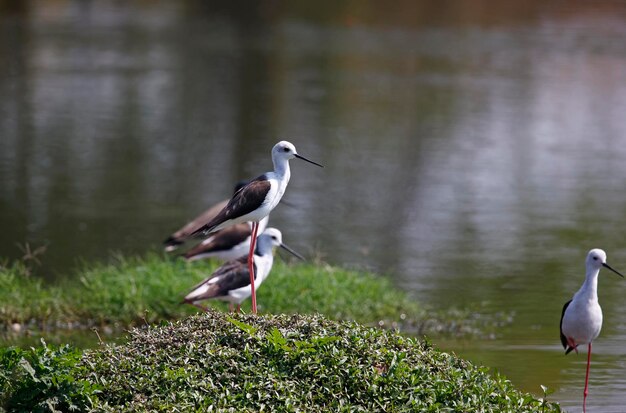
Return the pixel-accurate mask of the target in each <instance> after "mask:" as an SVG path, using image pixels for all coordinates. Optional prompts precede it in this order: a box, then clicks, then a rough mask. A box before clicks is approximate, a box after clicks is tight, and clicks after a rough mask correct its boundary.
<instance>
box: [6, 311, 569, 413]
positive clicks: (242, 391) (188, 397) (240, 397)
mask: <svg viewBox="0 0 626 413" xmlns="http://www.w3.org/2000/svg"><path fill="white" fill-rule="evenodd" d="M4 354H5V355H6V352H5V353H4ZM56 354H57V356H58V357H60V358H61V359H62V360H64V359H65V356H64V355H60V354H61V353H60V352H59V353H56ZM65 354H70V356H69V359H70V360H71V362H70V363H67V364H66V363H60V365H61V369H60V370H61V376H62V378H63V379H62V380H60V381H58V380H57V381H56V382H58V383H60V386H63V385H65V384H67V386H69V387H67V388H69V391H60V390H59V388H60V387H59V386H48V387H46V388H45V389H46V390H47V391H48V393H46V392H45V391H43V392H38V393H37V395H38V396H37V398H36V400H33V398H30V399H29V400H23V399H22V398H21V397H23V396H19V394H22V395H24V393H23V392H22V393H19V394H18V393H17V392H16V391H15V390H14V389H18V388H19V389H23V388H27V387H29V386H35V385H37V383H38V382H37V380H41V379H42V378H44V377H51V376H52V375H53V374H52V372H54V371H56V369H53V370H52V372H51V371H50V370H42V371H41V372H37V371H36V372H35V373H34V375H31V372H30V370H29V371H28V372H27V373H26V374H21V375H19V374H18V375H17V376H18V379H19V380H18V382H17V383H14V382H13V383H10V386H9V387H8V388H9V389H10V394H9V395H8V396H6V397H5V398H4V399H3V403H4V406H2V407H4V408H5V409H7V410H12V409H13V408H14V406H19V408H24V409H25V410H28V408H29V405H28V402H33V404H32V405H31V406H49V408H50V410H52V408H57V409H59V408H64V407H67V406H77V408H79V409H82V408H83V407H84V406H85V405H88V406H87V407H88V408H90V409H94V410H97V411H116V412H118V411H123V412H138V411H237V412H261V411H271V412H292V411H345V412H348V411H367V412H377V411H379V412H382V411H385V412H407V411H424V412H440V411H462V412H558V411H560V409H559V407H558V405H556V404H553V403H549V402H547V401H545V400H540V399H536V398H534V397H533V396H531V395H529V394H524V393H520V392H519V391H517V390H515V389H514V388H513V386H512V384H511V383H510V382H509V381H508V380H506V379H504V378H502V377H500V376H491V375H490V374H489V373H488V372H487V370H486V369H485V368H482V367H476V366H474V365H472V364H471V363H469V362H467V361H464V360H462V359H459V358H457V357H455V356H454V355H451V354H447V353H443V352H440V351H437V350H435V349H434V348H432V347H431V346H430V345H429V344H428V343H427V342H425V341H418V340H416V339H412V338H407V337H405V336H402V335H400V334H398V333H396V332H392V331H388V330H381V329H376V328H368V327H364V326H362V325H360V324H357V323H355V322H345V321H344V322H336V321H332V320H329V319H327V318H324V317H323V316H320V315H278V316H269V315H268V316H251V315H232V316H231V315H228V314H224V313H222V312H216V311H212V312H210V313H207V314H202V315H198V316H194V317H190V318H188V319H185V320H183V321H178V322H175V323H173V324H170V325H167V326H162V327H149V328H144V329H135V330H133V331H132V332H131V334H130V338H129V341H128V342H127V343H126V344H122V345H105V346H102V347H101V348H98V349H94V350H86V351H85V353H84V354H83V356H82V359H81V360H80V361H79V362H78V363H75V362H74V360H75V358H74V357H73V356H72V355H71V352H70V353H65ZM59 355H60V356H59ZM40 356H41V355H40ZM10 358H11V359H12V360H14V361H13V364H12V365H13V366H15V365H19V363H20V362H17V363H16V362H15V359H16V356H15V355H14V354H13V355H11V356H10ZM48 364H51V363H48ZM57 365H58V364H57ZM67 365H70V368H69V371H68V370H64V369H65V367H64V366H67ZM13 370H15V369H13ZM12 377H13V376H12ZM33 377H34V378H33ZM31 378H33V379H31ZM20 380H21V381H20ZM24 380H25V383H26V384H23V382H24ZM9 381H10V380H9ZM64 383H65V384H64ZM2 384H7V380H6V379H5V380H4V383H2ZM64 388H66V387H64ZM16 394H17V395H18V396H16ZM16 403H21V404H16ZM34 403H37V404H34ZM33 408H34V407H33Z"/></svg>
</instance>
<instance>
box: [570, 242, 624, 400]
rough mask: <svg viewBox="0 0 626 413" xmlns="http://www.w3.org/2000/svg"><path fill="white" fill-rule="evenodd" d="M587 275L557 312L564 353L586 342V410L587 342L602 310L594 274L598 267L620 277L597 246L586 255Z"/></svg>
mask: <svg viewBox="0 0 626 413" xmlns="http://www.w3.org/2000/svg"><path fill="white" fill-rule="evenodd" d="M585 264H586V267H587V275H586V278H585V282H584V283H583V285H582V287H580V289H579V290H578V292H577V293H576V294H574V297H573V298H572V299H571V300H569V301H568V302H566V303H565V305H564V306H563V312H562V313H561V343H562V344H563V348H564V349H565V354H569V353H570V352H571V351H572V350H574V351H575V352H576V353H578V346H579V345H584V344H587V346H588V347H587V373H586V375H585V391H584V393H583V412H585V411H586V405H587V394H588V393H589V392H588V384H589V367H590V365H591V343H592V341H593V340H595V339H596V337H598V335H599V334H600V329H601V328H602V309H601V308H600V304H599V303H598V274H600V268H602V267H604V268H607V269H609V270H611V271H613V272H614V273H616V274H617V275H619V276H620V277H624V276H623V275H622V274H620V273H619V272H618V271H616V270H614V269H613V268H611V267H610V266H609V264H607V263H606V253H605V252H604V251H603V250H601V249H593V250H591V251H589V253H588V254H587V260H586V261H585Z"/></svg>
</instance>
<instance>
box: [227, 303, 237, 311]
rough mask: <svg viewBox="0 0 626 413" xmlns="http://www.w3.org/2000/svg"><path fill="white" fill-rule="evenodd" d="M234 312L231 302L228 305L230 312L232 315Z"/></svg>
mask: <svg viewBox="0 0 626 413" xmlns="http://www.w3.org/2000/svg"><path fill="white" fill-rule="evenodd" d="M233 311H235V307H234V306H233V303H231V302H229V303H228V312H229V313H232V312H233Z"/></svg>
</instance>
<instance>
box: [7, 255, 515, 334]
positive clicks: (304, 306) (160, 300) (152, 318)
mask: <svg viewBox="0 0 626 413" xmlns="http://www.w3.org/2000/svg"><path fill="white" fill-rule="evenodd" d="M217 265H218V264H216V263H215V262H211V261H205V262H196V263H185V262H183V261H180V260H172V259H169V258H168V257H164V256H161V255H158V254H148V255H147V256H145V257H132V258H124V257H121V256H118V257H116V259H115V262H114V263H112V264H95V265H84V266H83V267H82V268H81V269H80V270H79V271H78V273H77V274H75V275H73V276H70V277H64V278H62V279H61V280H60V281H59V282H57V283H55V284H50V285H49V284H46V283H44V282H42V280H41V279H39V278H37V277H34V276H28V275H27V274H26V273H25V267H24V265H22V264H20V263H16V264H14V265H5V266H4V267H1V268H0V330H4V333H5V336H6V335H7V334H8V333H10V332H11V331H14V330H19V331H21V332H24V331H35V332H37V331H46V330H54V329H76V328H83V329H86V328H90V327H94V326H95V327H99V328H106V329H109V330H110V329H117V330H122V329H125V328H128V327H129V326H136V325H143V324H146V323H156V322H162V321H164V320H175V319H180V318H182V317H186V316H188V315H191V314H195V313H196V312H197V311H198V310H197V309H196V308H195V307H191V306H188V305H181V304H180V300H181V298H182V297H183V296H184V294H185V293H186V292H187V291H188V290H189V289H190V288H191V287H192V286H193V285H195V284H196V283H197V282H198V281H200V280H202V279H204V278H206V277H207V276H208V275H209V274H211V273H212V272H213V271H214V270H215V268H216V266H217ZM258 301H259V311H261V312H265V313H286V314H293V313H300V314H313V313H322V314H325V315H326V316H328V317H330V318H332V319H336V320H345V319H348V320H356V321H359V322H361V323H363V324H369V325H373V324H376V325H384V326H388V327H392V328H398V329H401V330H404V331H409V332H411V333H413V334H416V335H421V334H450V335H455V336H460V335H467V334H472V335H475V334H489V333H490V332H491V331H493V330H495V327H496V326H498V325H500V324H502V323H506V322H508V321H509V318H508V316H494V317H487V318H477V317H476V312H472V311H470V310H464V311H458V310H449V311H439V312H434V311H428V310H427V309H425V308H424V307H423V306H421V305H420V304H418V303H417V302H416V301H415V300H414V299H412V298H411V297H410V296H409V295H407V294H406V293H404V292H403V291H400V290H398V289H397V288H394V286H393V285H392V284H391V282H390V281H389V280H388V279H387V278H385V277H380V276H376V275H374V274H371V273H365V272H359V271H353V270H345V269H340V268H337V267H332V266H329V265H326V264H322V263H304V264H298V265H294V266H290V265H288V264H285V263H283V262H280V261H277V262H276V263H275V266H274V268H273V270H272V274H271V275H270V277H269V278H268V280H267V281H266V282H265V283H264V284H263V286H262V287H261V288H260V289H259V291H258ZM210 305H211V306H213V307H214V308H220V309H225V308H226V306H225V305H223V303H219V302H211V303H210ZM243 309H244V311H249V302H246V303H244V306H243ZM2 326H4V328H2Z"/></svg>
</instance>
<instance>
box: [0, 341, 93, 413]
mask: <svg viewBox="0 0 626 413" xmlns="http://www.w3.org/2000/svg"><path fill="white" fill-rule="evenodd" d="M81 356H82V351H81V350H78V349H75V348H71V347H70V346H68V345H64V346H61V347H58V348H53V347H48V346H47V345H46V343H45V342H42V346H41V347H39V348H36V349H35V348H31V349H29V350H24V349H20V348H17V347H10V348H1V349H0V389H2V391H1V392H0V411H20V412H36V411H39V412H47V411H50V412H52V411H59V410H61V411H72V410H74V411H84V410H86V409H87V408H88V407H90V406H92V404H93V402H92V400H91V395H92V394H93V393H94V392H95V391H96V387H95V386H93V385H92V384H91V383H89V382H88V381H86V380H76V379H75V378H74V376H73V374H74V373H75V372H76V365H77V363H78V361H79V360H80V359H81Z"/></svg>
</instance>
